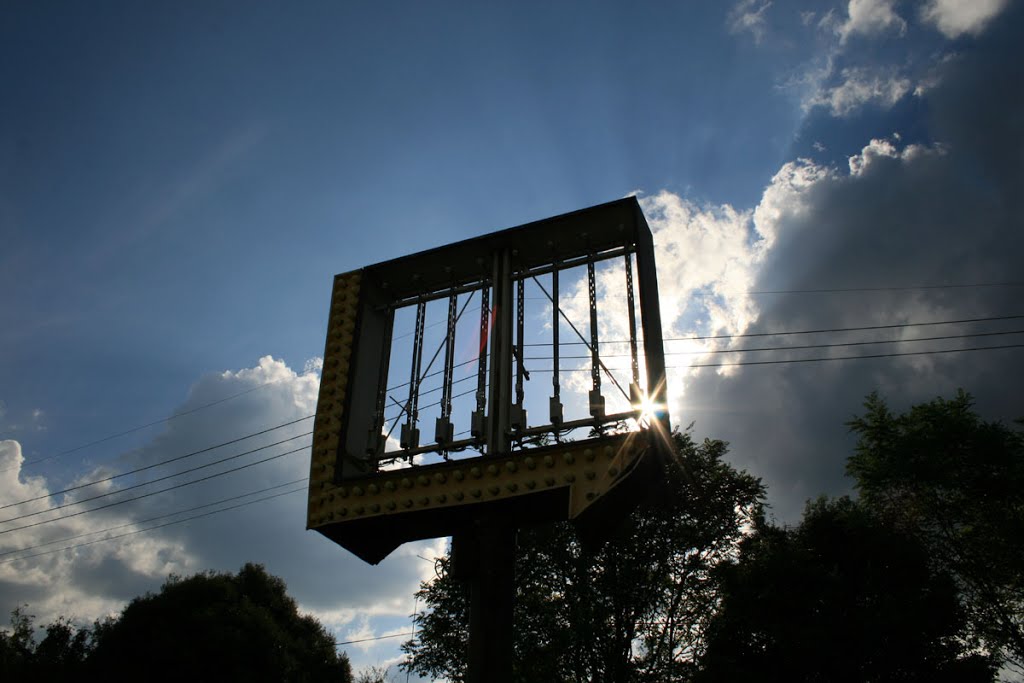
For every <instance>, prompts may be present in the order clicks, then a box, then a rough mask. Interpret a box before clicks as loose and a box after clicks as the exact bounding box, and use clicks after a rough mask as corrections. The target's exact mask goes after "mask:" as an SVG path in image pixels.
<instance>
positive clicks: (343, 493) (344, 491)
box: [338, 486, 348, 498]
mask: <svg viewBox="0 0 1024 683" xmlns="http://www.w3.org/2000/svg"><path fill="white" fill-rule="evenodd" d="M338 495H339V496H341V497H342V498H348V489H347V488H345V487H344V486H342V487H341V488H339V489H338Z"/></svg>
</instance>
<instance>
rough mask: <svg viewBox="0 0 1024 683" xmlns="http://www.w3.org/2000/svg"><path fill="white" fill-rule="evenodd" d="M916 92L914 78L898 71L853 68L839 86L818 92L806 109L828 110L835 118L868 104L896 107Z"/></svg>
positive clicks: (847, 72) (808, 101) (807, 101)
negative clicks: (908, 94) (913, 91)
mask: <svg viewBox="0 0 1024 683" xmlns="http://www.w3.org/2000/svg"><path fill="white" fill-rule="evenodd" d="M912 89H913V84H912V83H911V81H910V79H909V78H907V77H905V76H902V75H900V74H899V73H898V72H897V71H896V70H894V69H877V68H875V69H873V68H868V67H850V68H846V69H843V70H842V71H841V72H840V74H839V82H838V84H836V85H832V86H825V87H821V88H820V89H816V90H814V91H813V92H812V93H811V95H810V96H809V97H808V98H807V100H805V102H804V107H805V108H808V109H809V108H812V107H825V108H827V109H828V110H829V111H830V112H831V113H832V115H833V116H838V117H846V116H850V115H851V114H854V113H856V112H857V111H859V110H860V109H861V108H863V107H864V106H865V105H868V104H875V105H877V106H880V107H884V108H889V107H892V106H893V105H895V104H896V103H897V102H899V101H900V100H901V99H903V97H904V96H905V95H906V94H907V93H909V92H911V90H912Z"/></svg>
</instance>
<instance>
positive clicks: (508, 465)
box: [505, 460, 519, 472]
mask: <svg viewBox="0 0 1024 683" xmlns="http://www.w3.org/2000/svg"><path fill="white" fill-rule="evenodd" d="M505 469H506V470H508V471H509V472H515V471H516V470H518V469H519V465H517V464H515V463H514V462H512V461H511V460H509V461H508V462H507V463H505Z"/></svg>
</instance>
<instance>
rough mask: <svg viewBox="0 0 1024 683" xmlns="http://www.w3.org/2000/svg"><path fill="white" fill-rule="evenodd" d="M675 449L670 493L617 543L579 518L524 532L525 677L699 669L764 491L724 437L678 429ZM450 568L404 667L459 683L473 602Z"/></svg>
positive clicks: (430, 594) (679, 673)
mask: <svg viewBox="0 0 1024 683" xmlns="http://www.w3.org/2000/svg"><path fill="white" fill-rule="evenodd" d="M675 448H676V452H677V454H678V460H677V461H676V462H675V463H674V464H673V466H672V467H670V468H669V470H668V471H667V472H666V473H665V476H666V477H667V479H668V483H669V487H668V488H669V490H670V492H671V494H670V495H668V496H666V497H664V498H663V499H659V500H658V501H651V502H650V503H649V504H648V505H646V506H644V507H643V508H642V509H639V510H637V511H636V512H634V513H633V514H632V515H630V516H629V517H628V518H627V519H625V520H623V522H622V523H621V524H620V525H619V526H618V528H616V529H614V530H613V531H612V532H611V538H610V540H608V541H607V542H606V543H604V544H602V545H600V546H598V547H593V546H588V545H586V544H584V543H583V542H582V541H581V540H580V538H579V537H578V536H577V535H576V532H575V530H574V528H573V526H572V525H571V524H556V525H552V526H546V527H537V528H532V529H525V530H523V531H521V532H520V534H519V543H518V548H517V557H516V583H517V594H516V608H515V643H514V648H515V658H514V659H515V667H516V670H515V672H514V675H515V679H516V680H518V681H545V682H546V683H547V682H551V683H559V682H562V681H621V682H626V681H673V680H686V679H687V677H688V676H689V674H690V673H691V672H692V669H693V665H694V664H693V663H694V660H695V658H696V657H697V656H699V654H700V652H701V650H702V648H703V632H704V630H705V628H706V626H707V622H708V618H709V616H710V615H711V613H712V612H713V606H714V603H715V599H716V598H715V595H716V591H715V587H714V575H713V573H712V570H713V569H714V567H715V566H716V565H718V564H720V563H722V562H724V561H726V560H728V559H729V558H731V557H734V555H735V553H736V549H737V544H738V542H739V540H740V538H741V537H742V534H743V530H744V529H745V528H746V527H748V526H749V525H750V524H752V523H753V522H754V521H755V520H756V519H757V518H758V517H759V515H760V513H761V498H762V495H763V488H762V486H761V483H760V481H759V480H757V479H756V478H754V477H752V476H750V475H748V474H744V473H741V472H737V471H736V470H735V469H733V468H732V467H731V466H729V465H728V464H726V463H725V462H724V461H723V457H724V455H725V453H726V451H727V446H726V444H725V443H724V442H721V441H711V440H706V441H704V442H702V443H696V442H694V441H693V440H692V439H691V437H690V436H689V434H676V435H675ZM450 563H451V559H450V557H446V558H443V559H441V560H440V561H439V562H438V565H437V569H438V576H437V578H436V580H434V581H432V582H429V583H426V584H424V585H423V586H422V588H421V590H420V592H419V593H418V595H419V598H420V599H421V601H422V603H423V604H424V605H426V609H425V610H424V611H422V612H421V613H419V614H418V615H417V616H416V621H417V627H418V634H417V638H416V639H415V640H413V641H410V642H408V643H406V644H405V645H404V649H405V651H406V652H407V653H408V654H410V655H411V658H410V660H409V661H408V662H407V663H406V664H405V667H406V668H407V669H410V670H412V671H415V672H417V673H421V674H427V675H433V676H444V677H446V678H448V679H449V680H452V681H460V680H463V678H464V675H465V661H466V649H465V648H466V642H467V637H468V633H467V630H466V627H467V624H468V618H467V616H468V600H467V595H466V590H465V587H464V586H463V585H462V584H460V583H459V582H457V581H456V580H454V579H453V578H452V576H451V574H450V573H449V571H448V570H449V569H450V567H451V564H450Z"/></svg>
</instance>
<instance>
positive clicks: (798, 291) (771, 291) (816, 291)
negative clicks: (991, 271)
mask: <svg viewBox="0 0 1024 683" xmlns="http://www.w3.org/2000/svg"><path fill="white" fill-rule="evenodd" d="M976 287H1024V282H975V283H971V284H964V285H914V286H911V287H835V288H830V289H761V290H754V291H751V292H750V293H751V294H833V293H839V292H909V291H917V290H927V289H970V288H976Z"/></svg>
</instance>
